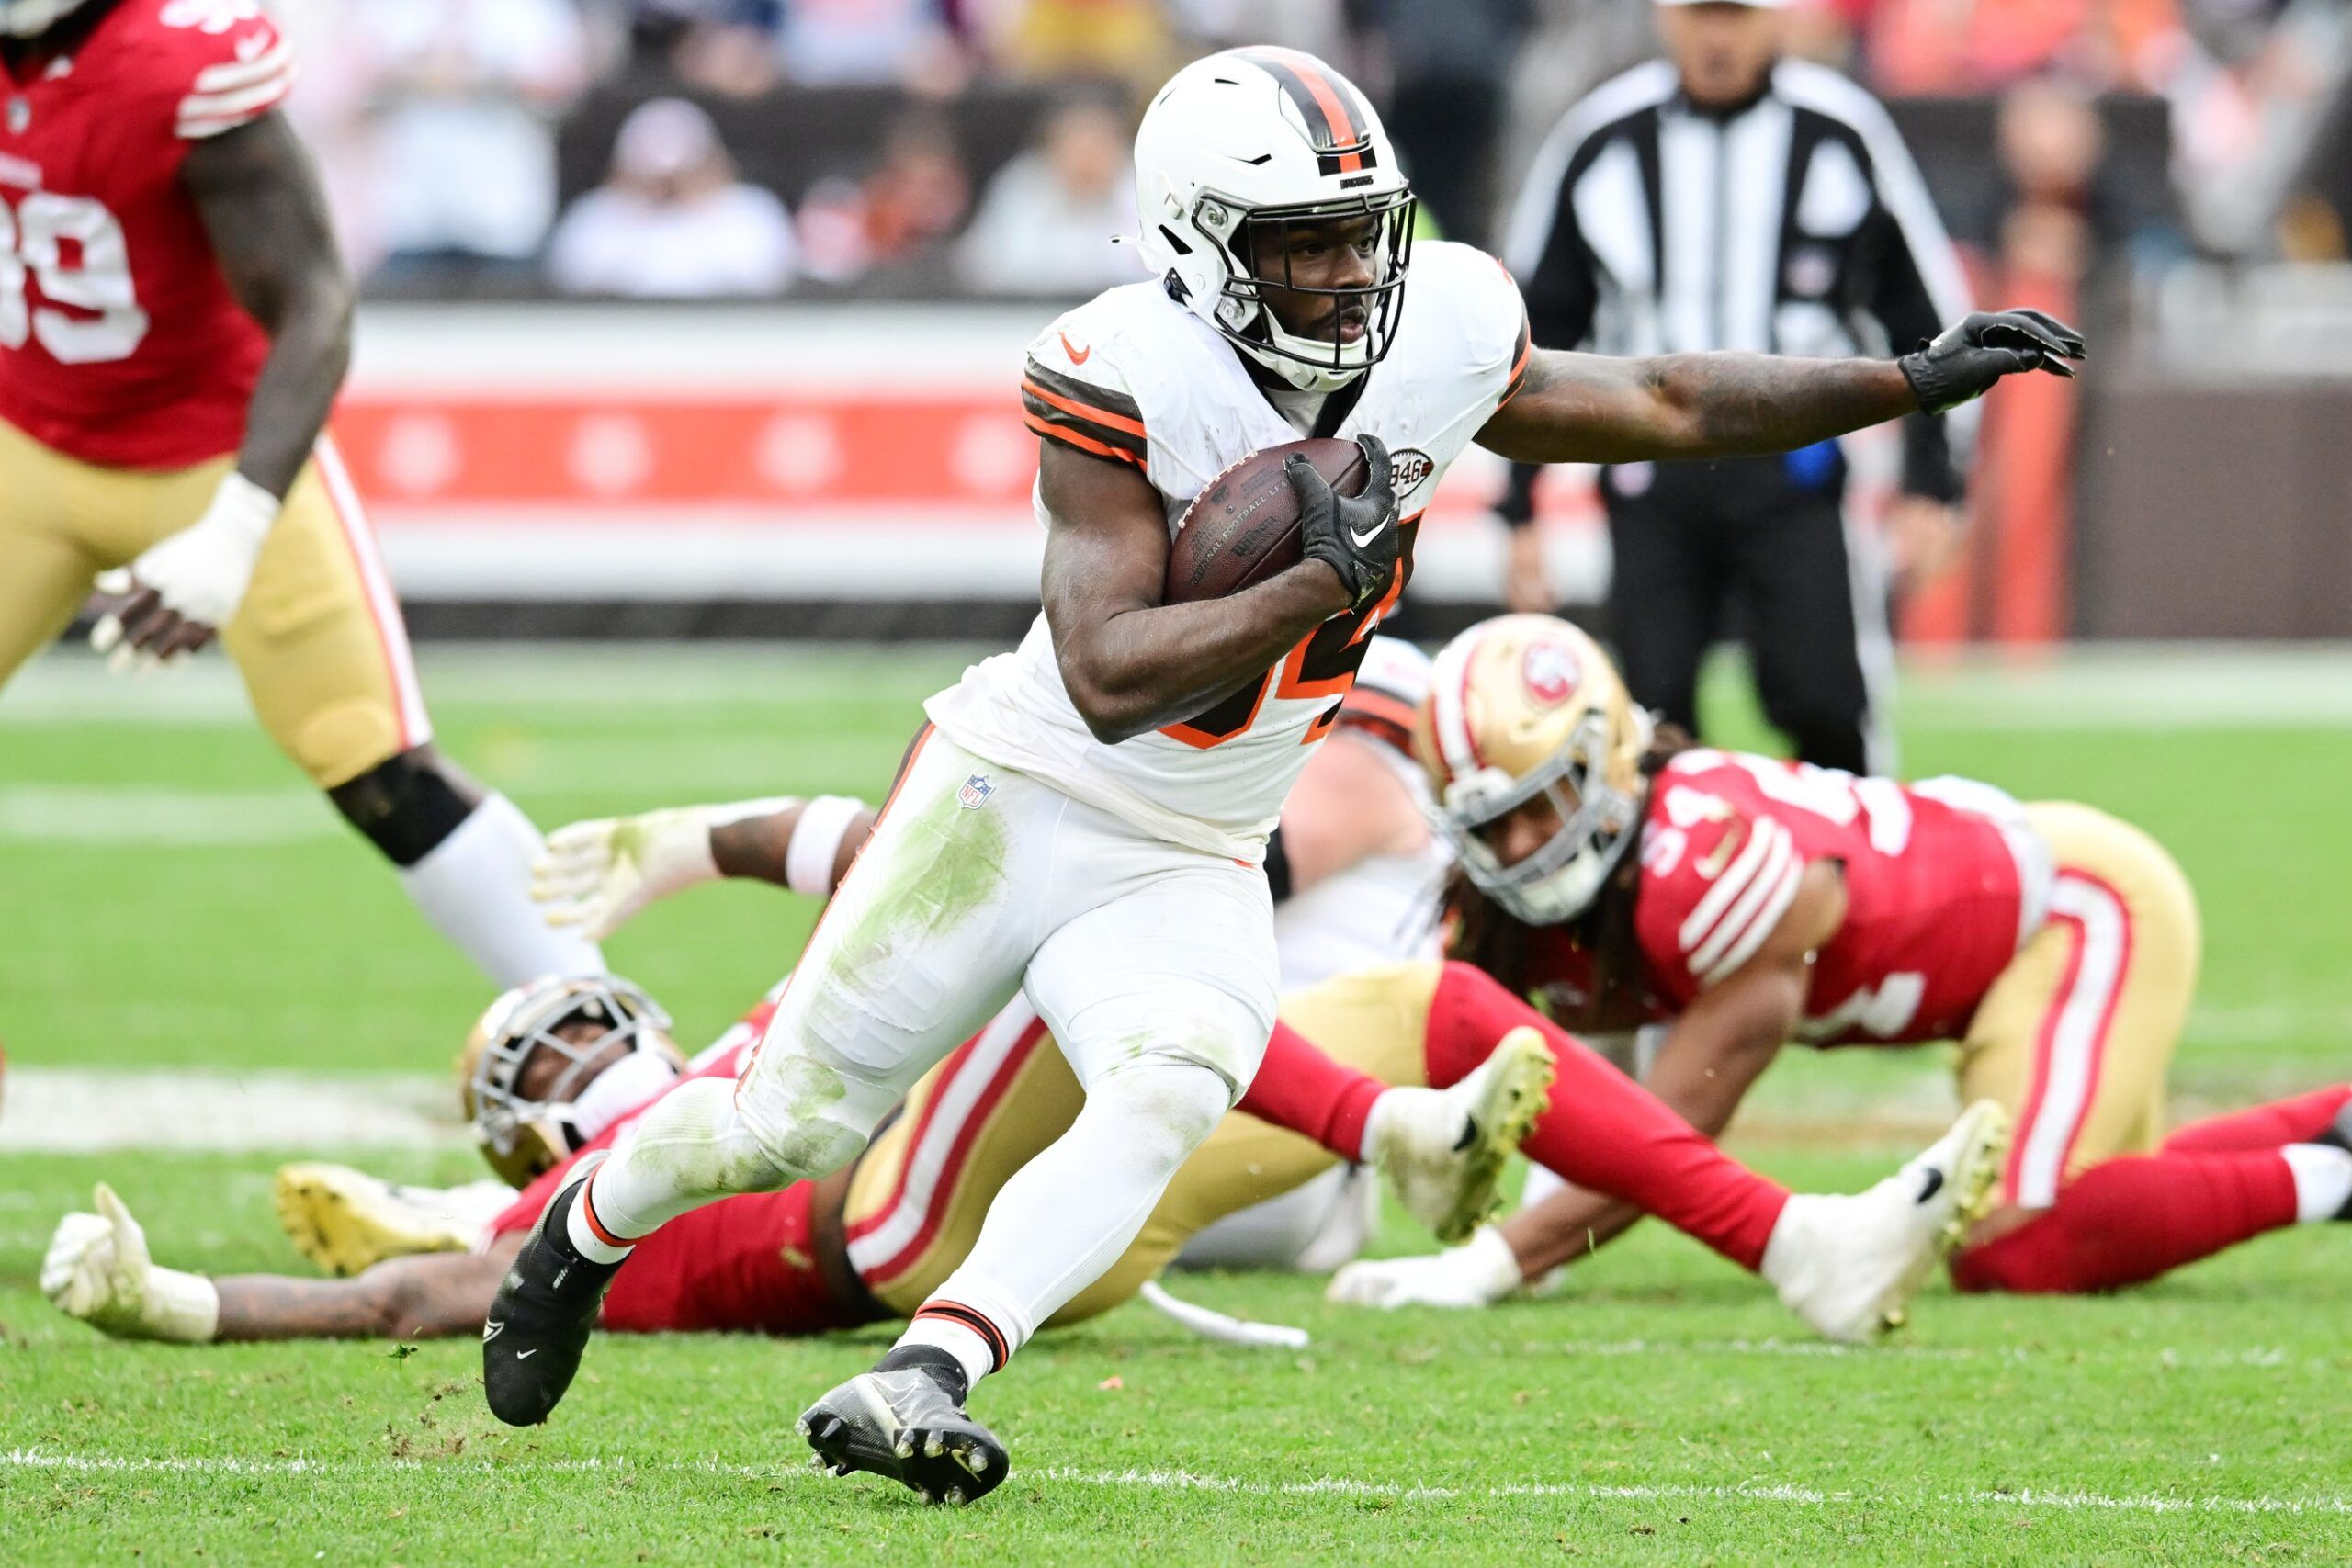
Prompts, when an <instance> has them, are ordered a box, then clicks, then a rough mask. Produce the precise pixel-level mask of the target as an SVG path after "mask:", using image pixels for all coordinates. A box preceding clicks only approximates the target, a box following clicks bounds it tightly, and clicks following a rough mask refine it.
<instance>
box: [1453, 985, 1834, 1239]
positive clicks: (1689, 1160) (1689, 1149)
mask: <svg viewBox="0 0 2352 1568" xmlns="http://www.w3.org/2000/svg"><path fill="white" fill-rule="evenodd" d="M1521 1024H1532V1025H1533V1026H1534V1027H1536V1028H1538V1029H1540V1030H1542V1031H1543V1032H1544V1038H1545V1039H1546V1040H1548V1041H1550V1042H1551V1044H1552V1051H1553V1055H1555V1056H1556V1057H1557V1058H1558V1061H1559V1069H1558V1073H1557V1076H1556V1077H1555V1078H1554V1079H1553V1081H1552V1095H1551V1105H1550V1107H1549V1109H1547V1110H1546V1111H1544V1114H1543V1115H1542V1116H1541V1117H1539V1118H1538V1119H1537V1120H1536V1122H1535V1130H1534V1131H1533V1132H1532V1133H1531V1134H1528V1137H1527V1141H1526V1142H1525V1143H1523V1144H1521V1145H1520V1147H1521V1149H1523V1150H1524V1151H1525V1152H1526V1155H1527V1157H1528V1158H1530V1159H1532V1160H1534V1161H1535V1162H1536V1163H1537V1164H1539V1165H1542V1166H1544V1168H1547V1169H1549V1170H1551V1171H1552V1172H1553V1173H1554V1174H1555V1175H1557V1176H1561V1177H1565V1178H1566V1179H1568V1180H1570V1181H1573V1182H1575V1183H1576V1184H1577V1186H1578V1187H1582V1188H1585V1189H1587V1190H1589V1191H1594V1192H1600V1193H1603V1194H1605V1195H1607V1196H1609V1197H1611V1198H1615V1199H1619V1200H1621V1201H1624V1202H1628V1203H1631V1204H1633V1205H1634V1207H1636V1208H1638V1209H1641V1210H1643V1211H1645V1213H1652V1214H1656V1215H1657V1217H1658V1218H1659V1219H1661V1220H1664V1221H1666V1223H1667V1224H1670V1225H1672V1226H1674V1227H1675V1228H1676V1229H1677V1230H1679V1231H1682V1232H1684V1233H1686V1234H1688V1235H1692V1236H1695V1237H1696V1238H1698V1239H1699V1240H1700V1241H1702V1242H1704V1243H1706V1244H1707V1245H1708V1246H1709V1247H1713V1248H1714V1249H1715V1250H1716V1251H1717V1252H1720V1253H1722V1254H1723V1255H1724V1257H1725V1258H1730V1259H1731V1260H1732V1261H1733V1262H1734V1263H1736V1264H1738V1265H1739V1266H1740V1267H1741V1268H1743V1269H1748V1270H1750V1271H1751V1272H1752V1271H1753V1270H1754V1269H1757V1268H1758V1266H1759V1265H1760V1264H1761V1263H1762V1262H1763V1258H1764V1244H1765V1243H1766V1242H1768V1241H1770V1240H1771V1239H1772V1227H1773V1226H1774V1225H1776V1224H1779V1223H1780V1219H1781V1209H1782V1207H1783V1206H1785V1205H1786V1204H1787V1202H1788V1201H1789V1193H1788V1189H1786V1188H1784V1187H1781V1185H1779V1184H1778V1183H1777V1182H1772V1181H1768V1180H1766V1179H1764V1178H1762V1177H1760V1176H1758V1175H1757V1174H1756V1173H1755V1172H1754V1171H1752V1170H1749V1169H1748V1168H1747V1167H1746V1166H1743V1165H1741V1164H1740V1163H1739V1162H1738V1161H1737V1160H1735V1159H1733V1158H1732V1157H1731V1156H1729V1155H1726V1154H1724V1152H1723V1151H1722V1150H1721V1149H1719V1148H1717V1147H1715V1145H1713V1143H1712V1142H1710V1141H1709V1140H1708V1139H1707V1138H1706V1137H1705V1135H1703V1134H1701V1133H1700V1132H1699V1131H1698V1130H1697V1129H1696V1128H1694V1127H1692V1126H1691V1124H1690V1123H1689V1122H1685V1121H1684V1120H1682V1118H1681V1117H1679V1116H1677V1115H1676V1114H1675V1113H1674V1112H1673V1111H1669V1110H1668V1109H1667V1107H1666V1105H1665V1104H1664V1103H1663V1102H1662V1101H1660V1100H1658V1099H1657V1096H1656V1095H1653V1094H1652V1093H1650V1091H1649V1090H1647V1089H1644V1088H1643V1087H1642V1086H1641V1085H1639V1084H1637V1083H1635V1082H1634V1080H1633V1079H1631V1078H1629V1077H1626V1076H1625V1075H1624V1074H1623V1073H1621V1072H1619V1071H1618V1070H1617V1069H1616V1068H1615V1067H1612V1066H1610V1065H1609V1064H1608V1063H1607V1062H1606V1061H1604V1060H1602V1059H1601V1058H1600V1056H1598V1055H1594V1054H1593V1052H1592V1051H1591V1050H1590V1049H1589V1048H1588V1047H1587V1046H1586V1045H1585V1044H1584V1043H1582V1042H1580V1041H1578V1040H1577V1039H1576V1038H1575V1037H1574V1036H1573V1035H1571V1034H1569V1033H1568V1032H1566V1030H1564V1029H1561V1028H1559V1027H1558V1026H1557V1025H1555V1023H1553V1022H1552V1021H1551V1020H1549V1019H1547V1018H1545V1017H1544V1015H1543V1014H1542V1013H1539V1012H1537V1011H1536V1010H1534V1009H1533V1008H1532V1007H1529V1006H1528V1005H1527V1004H1526V1003H1525V1002H1523V1001H1521V1000H1520V999H1519V998H1517V997H1514V996H1512V995H1511V994H1510V992H1509V991H1507V990H1505V989H1504V988H1503V987H1501V986H1500V985H1498V984H1497V983H1496V982H1495V981H1494V980H1493V979H1491V978H1490V977H1488V976H1487V974H1486V972H1485V971H1483V970H1479V969H1474V968H1472V967H1470V965H1468V964H1447V965H1446V966H1445V974H1444V976H1443V977H1442V979H1441V980H1440V981H1439V982H1438V988H1437V996H1436V998H1435V999H1434V1000H1433V1001H1432V1002H1431V1003H1430V1023H1429V1034H1428V1043H1427V1046H1426V1050H1427V1053H1428V1064H1429V1079H1430V1084H1431V1085H1433V1086H1435V1087H1436V1088H1439V1089H1443V1088H1445V1087H1446V1086H1447V1085H1449V1084H1453V1083H1458V1082H1459V1081H1461V1079H1462V1078H1463V1077H1465V1076H1466V1075H1467V1074H1469V1072H1470V1071H1471V1070H1472V1069H1473V1068H1475V1067H1476V1066H1478V1064H1479V1063H1481V1062H1483V1061H1485V1060H1486V1059H1487V1055H1488V1054H1489V1053H1491V1052H1492V1051H1493V1050H1494V1048H1495V1043H1496V1042H1497V1041H1498V1040H1500V1039H1501V1038H1502V1037H1503V1035H1504V1034H1505V1033H1506V1032H1509V1031H1510V1030H1512V1029H1515V1028H1517V1027H1519V1026H1520V1025H1521Z"/></svg>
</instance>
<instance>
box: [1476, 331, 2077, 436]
mask: <svg viewBox="0 0 2352 1568" xmlns="http://www.w3.org/2000/svg"><path fill="white" fill-rule="evenodd" d="M2082 356H2083V340H2082V338H2081V337H2080V336H2079V335H2078V334H2076V333H2075V331H2074V329H2073V328H2071V327H2068V326H2066V325H2064V323H2063V322H2059V321H2052V319H2051V318H2049V317H2047V316H2044V315H2041V313H2040V312H2039V311H2032V310H2004V311H1998V312H1994V313H1979V314H1976V315H1972V316H1970V317H1968V318H1966V319H1965V320H1964V321H1961V322H1960V323H1958V324H1957V325H1955V326H1953V327H1951V328H1950V329H1948V330H1947V331H1946V332H1945V333H1943V334H1942V335H1941V336H1939V337H1938V338H1937V339H1936V340H1935V341H1934V342H1933V343H1932V344H1928V345H1927V346H1926V347H1925V348H1922V349H1921V350H1919V351H1918V352H1917V353H1916V354H1908V355H1904V356H1903V357H1902V358H1901V359H1794V358H1783V357H1780V356H1777V355H1761V354H1670V355H1663V356H1660V357H1657V358H1652V359H1611V358H1606V357H1603V356H1601V355H1591V354H1566V353H1561V352H1557V351H1555V350H1550V349H1540V350H1538V351H1537V352H1536V353H1535V355H1533V357H1532V360H1531V362H1530V363H1529V365H1528V367H1527V377H1526V379H1525V381H1524V382H1523V383H1522V384H1521V387H1520V389H1519V392H1518V395H1517V396H1515V397H1513V398H1512V399H1511V400H1510V401H1509V402H1507V403H1505V404H1504V405H1503V406H1502V407H1501V408H1500V409H1498V411H1496V412H1495V414H1494V416H1493V417H1492V418H1491V419H1489V420H1488V421H1487V423H1486V426H1485V428H1484V429H1482V430H1480V431H1479V432H1478V444H1479V445H1480V446H1485V447H1487V448H1488V449H1489V450H1490V451H1495V452H1499V453H1500V454H1502V455H1503V456H1504V457H1510V458H1511V459H1513V460H1515V461H1519V462H1528V463H1630V462H1637V461H1642V460H1645V459H1652V458H1669V457H1737V456H1741V455H1744V454H1750V453H1759V452H1785V451H1792V450H1794V449H1795V448H1797V447H1800V446H1812V445H1813V444H1814V443H1815V442H1816V441H1826V440H1828V439H1829V438H1831V437H1832V436H1837V435H1843V434H1846V433H1847V432H1848V431H1851V430H1860V429H1863V428H1864V427H1866V426H1869V425H1873V424H1881V423H1884V422H1886V421H1887V420H1890V419H1895V418H1898V417H1900V416H1902V415H1904V414H1908V413H1917V412H1919V411H1920V410H1922V409H1926V410H1927V411H1928V412H1942V411H1943V410H1946V409H1949V408H1953V407H1956V406H1958V405H1959V404H1961V403H1963V402H1966V401H1967V400H1969V399H1971V398H1974V397H1978V396H1981V395H1982V394H1983V393H1984V392H1985V390H1986V389H1988V388H1990V387H1991V386H1992V385H1993V383H1994V382H1996V381H1997V380H1999V379H2000V378H2002V377H2004V376H2012V375H2017V374H2019V373H2022V372H2026V371H2034V370H2043V371H2048V372H2050V373H2051V374H2052V375H2059V376H2071V375H2073V374H2074V371H2073V370H2072V369H2071V368H2070V367H2068V364H2067V361H2069V360H2073V359H2079V358H2081V357H2082Z"/></svg>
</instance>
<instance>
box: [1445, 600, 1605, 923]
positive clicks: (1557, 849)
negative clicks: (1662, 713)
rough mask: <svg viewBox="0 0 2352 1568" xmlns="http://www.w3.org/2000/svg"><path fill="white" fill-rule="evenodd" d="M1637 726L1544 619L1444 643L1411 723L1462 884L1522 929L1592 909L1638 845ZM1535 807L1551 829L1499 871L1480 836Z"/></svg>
mask: <svg viewBox="0 0 2352 1568" xmlns="http://www.w3.org/2000/svg"><path fill="white" fill-rule="evenodd" d="M1649 744H1650V720H1649V716H1648V715H1647V714H1645V713H1644V712H1643V711H1642V710H1641V709H1640V708H1638V707H1636V706H1635V705H1634V701H1633V699H1632V698H1631V697H1630V696H1629V695H1627V694H1626V691H1625V682H1624V681H1623V678H1622V677H1621V676H1619V674H1618V673H1617V667H1616V665H1614V664H1613V663H1611V661H1610V659H1609V656H1608V655H1607V654H1606V653H1604V652H1602V651H1601V649H1600V644H1599V643H1597V642H1595V641H1593V640H1592V638H1590V637H1587V636H1586V635H1585V634H1584V633H1583V632H1581V631H1578V630H1577V628H1576V627H1574V626H1570V625H1569V624H1568V623H1567V622H1566V621H1563V620H1559V619H1556V618H1555V617H1553V616H1551V615H1498V616H1497V617H1496V618H1494V619H1493V620H1488V621H1481V622H1479V623H1478V624H1477V625H1476V626H1472V627H1471V628H1470V629H1469V630H1467V631H1465V632H1464V633H1463V634H1462V635H1461V636H1460V637H1455V638H1454V639H1453V641H1452V642H1450V643H1448V644H1447V645H1446V646H1445V648H1444V649H1443V650H1442V652H1440V653H1439V654H1438V656H1437V663H1436V666H1435V668H1434V669H1433V670H1432V671H1431V672H1430V694H1429V696H1428V697H1427V698H1426V699H1425V700H1424V701H1423V702H1422V704H1421V705H1420V708H1419V713H1418V714H1417V715H1416V716H1415V721H1414V727H1413V752H1414V755H1415V756H1416V757H1418V758H1419V760H1420V763H1421V765H1422V766H1423V767H1425V768H1427V769H1428V770H1429V774H1430V788H1431V789H1432V791H1433V792H1434V793H1435V794H1436V795H1437V798H1438V803H1439V805H1438V812H1437V817H1438V825H1439V827H1440V828H1441V829H1442V830H1443V832H1444V833H1445V836H1446V838H1447V839H1448V840H1450V841H1451V842H1452V843H1453V848H1454V852H1455V853H1456V854H1458V855H1459V856H1460V857H1461V861H1462V867H1463V869H1464V871H1465V872H1467V873H1468V874H1469V876H1470V880H1471V881H1472V882H1474V883H1476V885H1477V886H1478V887H1479V888H1480V889H1481V890H1482V891H1483V892H1485V893H1486V895H1487V897H1490V898H1492V899H1493V900H1494V901H1495V902H1496V903H1497V904H1498V905H1500V906H1501V907H1502V908H1503V909H1504V910H1506V911H1507V912H1509V913H1510V914H1511V915H1514V916H1516V917H1518V918H1519V919H1522V920H1525V921H1526V922H1528V923H1529V924H1531V925H1547V926H1548V925H1558V924H1560V923H1561V922H1563V921H1566V920H1570V919H1575V918H1576V917H1577V915H1580V914H1582V913H1583V912H1584V911H1585V910H1586V909H1587V908H1590V907H1591V904H1592V901H1593V899H1594V898H1595V897H1598V896H1599V895H1600V887H1601V884H1602V883H1604V882H1605V881H1606V880H1607V879H1608V876H1609V873H1610V871H1611V869H1612V868H1613V867H1614V866H1615V865H1616V864H1617V862H1618V861H1619V859H1621V858H1622V857H1623V855H1624V853H1625V851H1626V849H1627V848H1628V846H1630V845H1631V844H1632V843H1633V841H1634V839H1635V838H1636V837H1637V836H1638V833H1639V829H1640V825H1641V808H1642V793H1643V791H1642V754H1643V753H1644V752H1645V751H1646V750H1648V749H1649ZM1539 797H1543V798H1548V799H1549V801H1550V802H1551V805H1552V807H1553V809H1554V810H1555V812H1557V814H1558V817H1559V827H1558V829H1557V830H1556V831H1555V832H1554V833H1553V834H1552V836H1551V838H1550V839H1549V840H1548V841H1546V842H1545V843H1544V845H1543V847H1542V848H1540V849H1538V850H1536V851H1535V852H1533V853H1532V854H1529V855H1527V856H1525V857H1524V858H1522V859H1521V860H1518V861H1516V862H1512V863H1505V862H1504V860H1503V859H1502V857H1501V856H1500V855H1498V854H1497V853H1496V852H1495V849H1494V846H1493V845H1492V844H1491V843H1490V842H1489V841H1488V838H1487V829H1491V828H1492V827H1493V825H1494V824H1496V823H1498V822H1500V821H1501V820H1503V819H1504V818H1507V817H1509V816H1510V815H1511V814H1512V813H1513V812H1515V811H1517V810H1519V809H1520V808H1521V807H1524V806H1526V805H1528V804H1529V803H1530V802H1532V801H1534V800H1536V799H1538V798H1539Z"/></svg>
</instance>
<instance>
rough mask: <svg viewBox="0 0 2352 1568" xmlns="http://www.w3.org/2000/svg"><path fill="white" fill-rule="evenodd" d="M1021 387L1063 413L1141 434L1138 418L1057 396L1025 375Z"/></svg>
mask: <svg viewBox="0 0 2352 1568" xmlns="http://www.w3.org/2000/svg"><path fill="white" fill-rule="evenodd" d="M1021 389H1022V390H1023V391H1024V392H1026V393H1028V394H1029V395H1030V396H1031V397H1033V398H1035V399H1036V400H1038V401H1039V402H1041V403H1050V404H1052V405H1053V406H1054V407H1055V408H1057V409H1059V410H1061V411H1062V412H1064V413H1074V414H1076V415H1077V416H1078V417H1079V418H1080V419H1082V420H1086V421H1088V422H1089V423H1094V424H1099V425H1102V426H1103V427H1104V428H1105V429H1108V430H1122V431H1125V432H1126V434H1129V435H1141V434H1143V421H1141V420H1139V419H1129V418H1127V417H1126V416H1125V414H1116V413H1113V412H1111V411H1110V410H1108V409H1098V408H1089V407H1088V406H1087V405H1086V404H1084V403H1081V402H1078V401H1075V400H1071V399H1069V398H1063V397H1057V396H1056V395H1055V394H1053V393H1051V392H1049V391H1047V390H1046V389H1045V388H1043V387H1040V386H1039V385H1037V383H1036V382H1035V381H1034V380H1032V379H1030V378H1028V377H1026V376H1023V378H1021Z"/></svg>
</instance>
